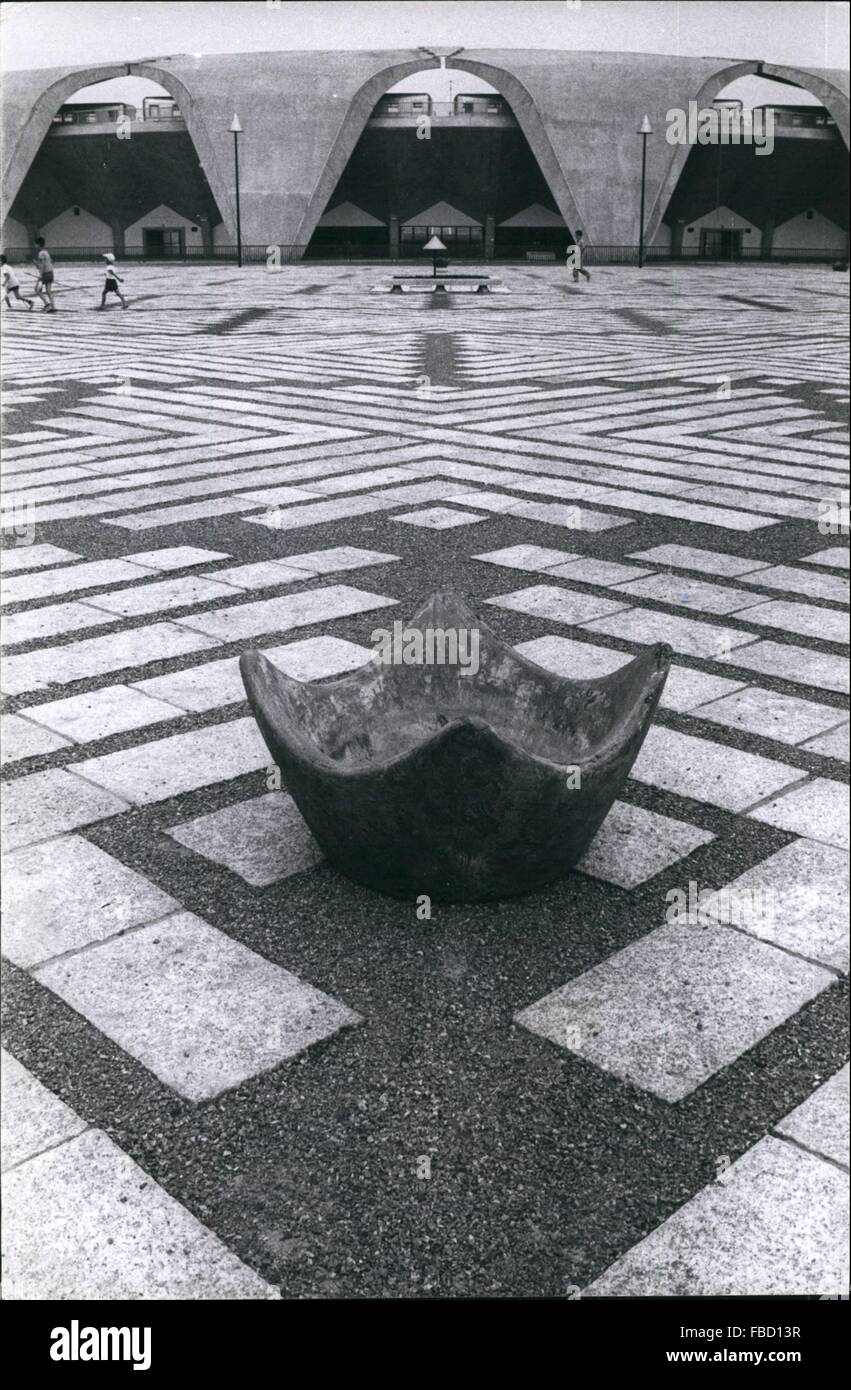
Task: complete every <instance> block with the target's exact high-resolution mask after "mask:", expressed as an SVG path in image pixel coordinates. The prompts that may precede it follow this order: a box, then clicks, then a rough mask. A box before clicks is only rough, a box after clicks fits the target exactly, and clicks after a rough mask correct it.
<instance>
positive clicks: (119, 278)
mask: <svg viewBox="0 0 851 1390" xmlns="http://www.w3.org/2000/svg"><path fill="white" fill-rule="evenodd" d="M103 259H104V260H105V261H106V265H105V266H104V272H105V275H106V278H105V280H104V283H103V294H102V295H101V297H100V304H99V305H98V308H99V309H105V308H106V296H107V295H108V294H117V295H118V298H119V299H120V300H121V307H122V309H126V308H127V300H126V299H125V298H124V295H123V294H122V293H121V289H120V284H123V282H124V276H123V275H119V274H118V271H117V270H116V269H115V257H114V256H113V254H112V252H111V251H104V253H103ZM119 282H120V283H119Z"/></svg>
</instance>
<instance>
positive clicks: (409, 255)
mask: <svg viewBox="0 0 851 1390" xmlns="http://www.w3.org/2000/svg"><path fill="white" fill-rule="evenodd" d="M49 250H50V254H51V256H52V257H53V260H54V261H97V260H100V259H102V257H103V256H104V254H105V253H106V252H108V251H110V252H111V251H112V250H113V248H112V247H111V246H51V247H50V248H49ZM5 254H6V256H7V257H8V260H9V262H10V263H11V264H13V265H23V264H26V263H27V262H28V261H32V260H33V253H32V251H29V250H27V249H22V248H15V247H10V248H7V249H6V252H5ZM114 254H115V256H116V259H117V260H119V261H121V262H130V261H138V262H140V263H142V264H144V265H159V266H163V265H175V264H179V265H186V264H195V263H197V264H205V265H207V264H215V263H217V262H221V263H224V264H235V263H236V262H237V261H238V260H239V253H238V251H237V248H236V246H213V247H203V246H186V247H184V249H183V251H182V252H181V253H180V254H179V255H176V254H173V255H169V254H166V253H163V254H160V255H151V254H150V253H149V252H145V250H144V249H143V248H142V247H136V246H128V247H126V248H125V249H124V250H123V251H116V252H115V253H114ZM448 255H449V259H450V260H453V261H457V260H459V259H461V260H465V261H467V260H471V259H472V260H474V261H475V262H476V263H482V264H484V262H485V261H486V260H492V261H497V262H500V263H502V264H510V263H516V264H525V263H528V262H529V261H545V260H549V261H550V262H551V263H552V260H553V258H555V260H556V261H557V262H558V263H563V260H564V251H562V250H558V251H552V250H550V249H546V248H542V247H529V246H518V247H512V248H511V250H510V251H508V250H502V249H500V248H499V247H497V248H496V250H495V252H494V254H493V255H492V256H490V257H485V255H484V254H483V251H482V249H481V248H479V249H478V250H477V252H476V254H475V255H471V252H470V250H469V249H468V248H466V247H465V248H464V251H463V252H462V253H461V254H457V253H456V252H455V251H454V250H453V249H452V248H450V250H449V252H448ZM847 259H848V251H847V250H843V251H838V250H831V249H829V248H826V247H788V248H783V249H776V250H772V251H770V252H765V251H760V250H758V249H754V250H750V249H745V248H743V249H742V251H741V252H740V253H739V254H738V255H737V256H735V257H730V256H724V255H722V254H721V253H720V252H719V253H718V254H715V255H712V254H708V253H707V252H705V251H701V250H700V249H699V248H697V247H684V248H682V249H681V250H679V251H677V252H674V251H672V250H671V249H670V248H668V247H662V246H646V247H645V248H644V261H645V264H650V263H652V264H675V265H679V264H688V265H718V264H725V265H736V264H738V265H741V264H749V263H753V262H754V261H758V262H760V263H763V264H765V263H770V264H775V265H782V264H784V263H787V264H788V263H795V264H805V263H813V264H830V263H832V262H837V261H838V262H841V261H846V260H847ZM302 260H308V261H311V262H326V263H334V262H337V263H340V262H342V263H348V264H358V263H372V262H395V261H411V262H416V263H419V264H423V265H427V264H430V259H429V258H428V257H427V256H425V255H424V254H423V251H422V249H421V247H419V245H416V246H412V247H409V246H406V245H404V244H403V245H402V246H400V248H399V251H398V253H397V254H396V255H391V254H390V248H389V247H388V246H386V245H363V246H358V245H357V244H356V243H354V242H339V243H336V242H334V243H328V244H326V245H316V244H314V243H310V244H308V245H306V246H305V245H277V246H275V245H264V246H256V245H247V246H243V247H242V262H243V265H265V266H267V267H268V268H269V269H270V270H275V269H277V268H278V267H280V266H283V265H293V264H295V263H297V262H299V261H302ZM582 260H583V264H585V265H589V266H594V265H637V264H638V247H637V246H589V245H585V246H583V248H582Z"/></svg>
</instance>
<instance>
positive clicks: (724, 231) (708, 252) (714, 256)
mask: <svg viewBox="0 0 851 1390" xmlns="http://www.w3.org/2000/svg"><path fill="white" fill-rule="evenodd" d="M700 254H701V256H703V257H705V258H706V259H707V260H712V261H738V260H740V259H741V255H742V233H741V231H737V230H735V229H734V228H731V227H701V229H700Z"/></svg>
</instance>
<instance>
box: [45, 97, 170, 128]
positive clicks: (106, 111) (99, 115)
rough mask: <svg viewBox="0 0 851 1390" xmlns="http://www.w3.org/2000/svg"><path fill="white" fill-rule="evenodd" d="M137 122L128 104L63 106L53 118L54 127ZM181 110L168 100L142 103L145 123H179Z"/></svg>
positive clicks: (134, 112) (136, 115)
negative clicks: (127, 119) (121, 119)
mask: <svg viewBox="0 0 851 1390" xmlns="http://www.w3.org/2000/svg"><path fill="white" fill-rule="evenodd" d="M125 117H126V118H129V119H130V120H131V121H135V120H136V119H137V118H138V111H137V109H136V107H135V106H129V105H128V104H127V103H126V102H117V103H116V105H115V106H63V107H61V108H60V110H59V111H57V113H56V115H55V116H54V117H53V124H54V125H100V124H104V123H106V124H114V123H115V122H116V121H117V120H118V119H119V118H125ZM180 119H181V116H180V110H179V108H178V106H177V104H176V103H175V102H173V101H169V100H168V99H167V98H163V99H162V100H159V101H158V100H152V99H151V98H150V97H145V99H144V101H143V102H142V120H143V121H179V120H180Z"/></svg>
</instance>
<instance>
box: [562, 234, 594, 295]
mask: <svg viewBox="0 0 851 1390" xmlns="http://www.w3.org/2000/svg"><path fill="white" fill-rule="evenodd" d="M584 250H585V242H584V240H583V234H582V232H581V230H577V232H576V240H575V241H574V243H573V245H572V246H568V248H567V263H568V265H570V266H572V267H573V283H574V285H576V284H578V283H579V277H580V275H584V276H585V279H586V280H590V279H591V272H590V271H588V270H586V269H585V267H584V265H583V264H582V253H583V251H584Z"/></svg>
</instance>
